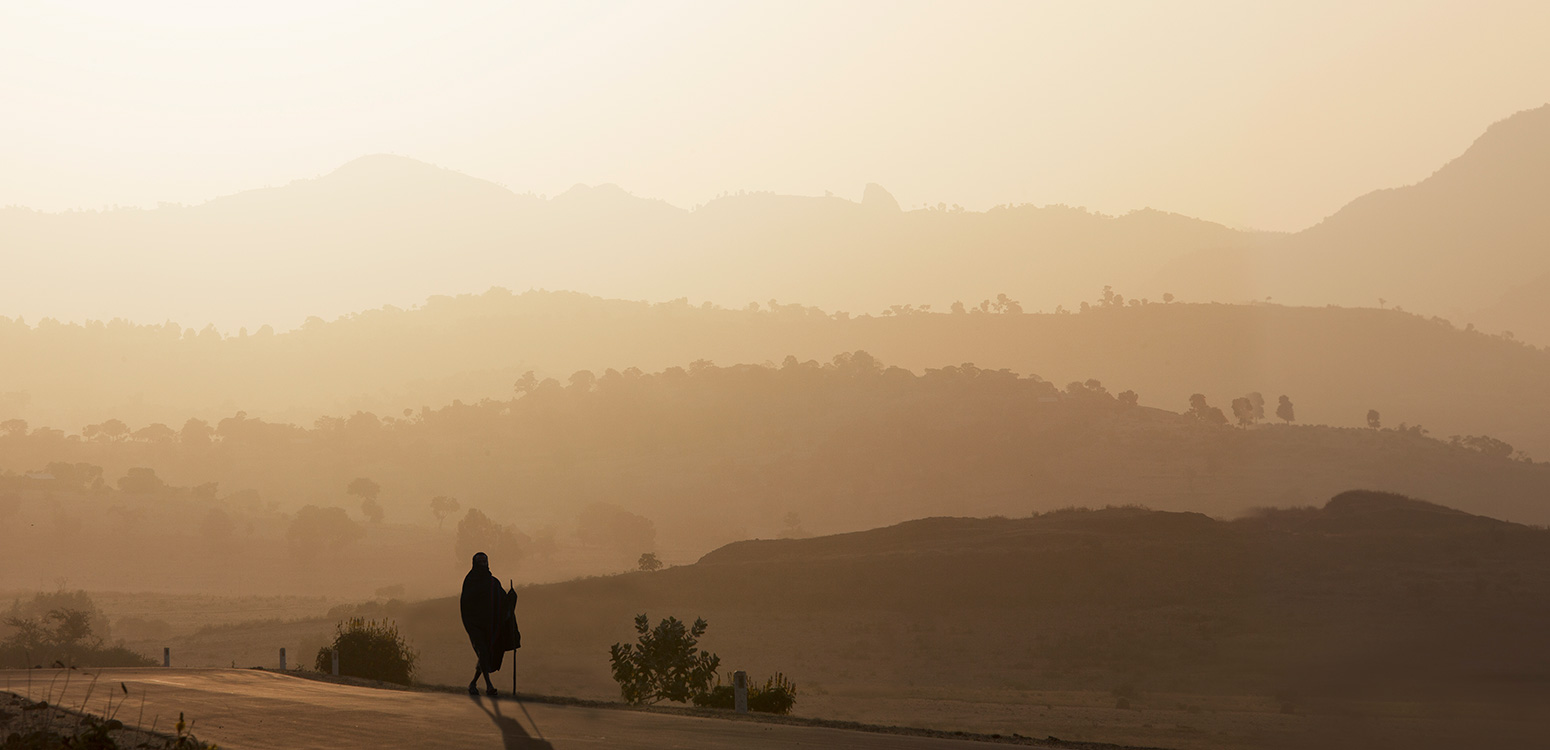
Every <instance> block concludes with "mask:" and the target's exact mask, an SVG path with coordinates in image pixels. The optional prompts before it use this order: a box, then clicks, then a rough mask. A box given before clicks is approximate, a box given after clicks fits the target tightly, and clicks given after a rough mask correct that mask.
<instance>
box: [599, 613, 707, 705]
mask: <svg viewBox="0 0 1550 750" xmlns="http://www.w3.org/2000/svg"><path fill="white" fill-rule="evenodd" d="M708 627H710V624H709V623H707V622H705V620H704V619H703V618H702V619H698V620H695V621H694V626H693V627H687V628H686V627H685V626H684V624H683V623H681V622H679V621H678V618H676V617H669V618H667V619H666V620H663V621H662V622H661V623H660V624H658V625H657V626H656V628H654V629H653V628H652V627H651V621H650V620H649V619H647V618H646V615H644V614H641V615H637V616H636V618H635V632H636V633H638V634H639V635H640V638H639V643H636V644H626V643H615V644H614V645H613V646H612V647H611V648H609V650H608V661H609V662H610V663H611V664H612V665H613V673H614V681H615V682H618V683H619V692H620V693H621V694H623V696H624V700H625V701H626V702H629V703H635V704H640V703H656V702H657V701H661V700H670V701H677V702H679V703H685V702H687V701H689V700H690V699H691V698H695V697H698V696H701V695H704V694H705V692H706V691H707V690H709V689H710V681H711V679H712V678H714V677H715V676H716V669H717V668H718V667H720V666H721V657H719V656H717V655H715V654H713V653H710V652H709V651H703V650H699V649H696V648H695V646H697V645H699V639H700V636H702V635H704V634H705V629H706V628H708Z"/></svg>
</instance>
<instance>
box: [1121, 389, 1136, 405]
mask: <svg viewBox="0 0 1550 750" xmlns="http://www.w3.org/2000/svg"><path fill="white" fill-rule="evenodd" d="M1140 401H1141V397H1140V396H1137V395H1136V392H1135V391H1121V392H1120V394H1119V402H1120V404H1121V405H1124V406H1135V405H1136V404H1137V403H1139V402H1140Z"/></svg>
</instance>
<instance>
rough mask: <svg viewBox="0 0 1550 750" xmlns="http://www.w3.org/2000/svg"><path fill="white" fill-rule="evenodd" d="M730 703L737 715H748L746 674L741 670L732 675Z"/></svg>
mask: <svg viewBox="0 0 1550 750" xmlns="http://www.w3.org/2000/svg"><path fill="white" fill-rule="evenodd" d="M732 701H733V704H732V705H733V707H734V708H736V709H737V712H738V713H740V714H746V713H748V673H747V672H744V671H743V670H741V669H739V670H737V671H736V672H733V673H732Z"/></svg>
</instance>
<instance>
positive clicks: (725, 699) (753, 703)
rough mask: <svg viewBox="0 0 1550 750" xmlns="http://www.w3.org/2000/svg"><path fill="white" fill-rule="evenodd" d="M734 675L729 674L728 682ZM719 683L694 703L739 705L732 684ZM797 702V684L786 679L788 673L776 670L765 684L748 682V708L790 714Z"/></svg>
mask: <svg viewBox="0 0 1550 750" xmlns="http://www.w3.org/2000/svg"><path fill="white" fill-rule="evenodd" d="M731 681H732V676H731V675H727V682H731ZM717 682H718V684H717V685H716V686H715V687H714V688H711V689H710V692H708V693H705V694H704V695H697V696H695V697H694V705H696V706H705V707H707V708H726V709H731V708H735V707H736V706H737V695H736V693H735V692H734V691H733V689H732V686H731V685H722V684H719V682H720V680H719V678H718V680H717ZM796 702H797V686H796V683H794V682H789V681H787V680H786V675H785V674H782V673H780V672H776V673H775V676H773V677H771V678H769V679H767V680H765V681H764V684H763V685H759V684H755V683H752V682H750V683H748V710H749V711H758V712H760V713H766V714H781V715H785V714H789V713H791V708H792V706H795V705H796Z"/></svg>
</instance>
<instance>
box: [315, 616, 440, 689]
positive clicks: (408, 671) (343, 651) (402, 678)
mask: <svg viewBox="0 0 1550 750" xmlns="http://www.w3.org/2000/svg"><path fill="white" fill-rule="evenodd" d="M334 649H338V650H339V674H341V675H347V676H350V677H364V678H366V679H368V680H382V681H383V682H396V683H398V684H400V685H408V684H409V681H410V679H411V678H412V677H413V676H414V665H415V661H417V660H418V659H419V658H420V656H419V654H417V653H415V651H414V649H412V648H410V647H409V644H408V643H407V642H405V641H404V637H403V636H402V635H400V634H399V632H398V626H397V625H395V624H393V622H392V621H391V620H383V621H382V622H377V621H376V620H367V619H365V618H362V617H352V618H350V619H348V620H345V621H344V622H341V623H339V625H338V626H337V628H336V632H335V635H334V642H333V645H331V646H324V647H322V648H320V649H318V658H317V662H316V664H315V666H316V667H317V670H318V671H319V672H332V671H333V668H334V657H333V653H332V652H333V650H334Z"/></svg>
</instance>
